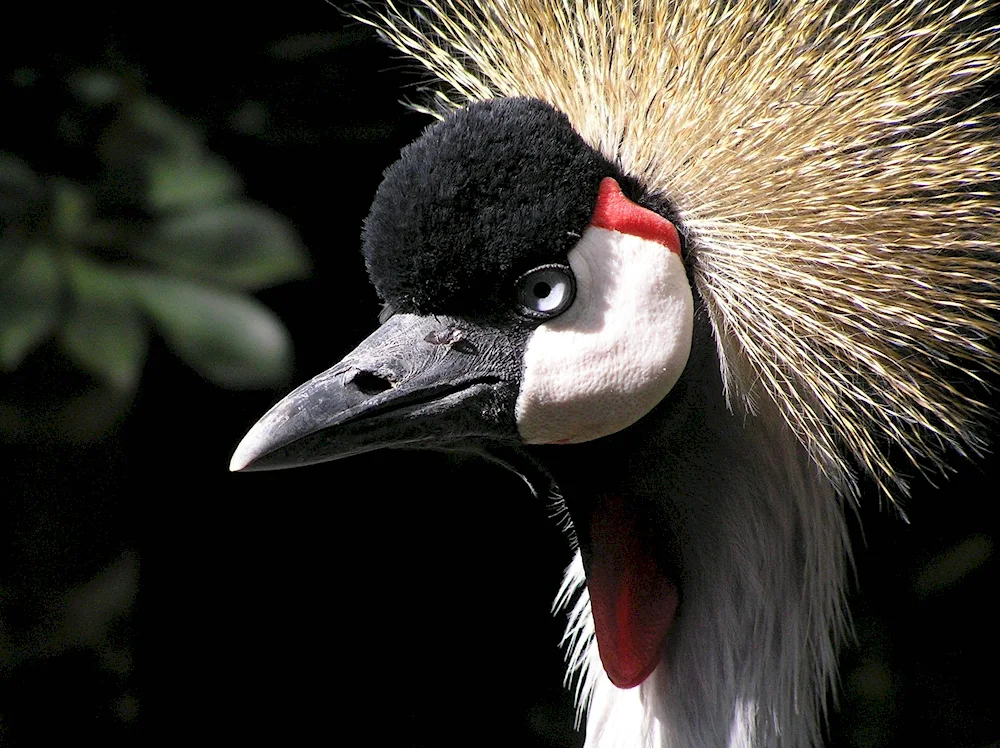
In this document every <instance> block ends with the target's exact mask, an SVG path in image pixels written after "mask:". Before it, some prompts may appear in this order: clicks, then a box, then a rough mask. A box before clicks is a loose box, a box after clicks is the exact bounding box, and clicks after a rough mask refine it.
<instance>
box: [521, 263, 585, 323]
mask: <svg viewBox="0 0 1000 748" xmlns="http://www.w3.org/2000/svg"><path fill="white" fill-rule="evenodd" d="M575 296H576V278H574V277H573V271H572V270H570V269H569V267H568V266H566V265H542V267H538V268H535V269H534V270H531V271H529V272H527V273H525V274H524V275H522V276H521V277H520V278H519V279H518V281H517V305H518V310H519V311H520V312H521V314H523V315H525V316H526V317H531V318H533V319H550V318H552V317H555V316H557V315H559V314H562V313H563V312H565V311H566V310H567V309H569V307H570V304H572V303H573V298H574V297H575Z"/></svg>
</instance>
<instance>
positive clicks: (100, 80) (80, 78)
mask: <svg viewBox="0 0 1000 748" xmlns="http://www.w3.org/2000/svg"><path fill="white" fill-rule="evenodd" d="M69 86H70V89H71V90H72V91H73V93H74V94H76V97H77V98H78V99H80V101H82V102H83V103H85V104H89V105H90V106H103V105H105V104H110V103H112V102H113V101H115V100H116V99H117V98H118V97H119V96H120V95H121V93H122V81H121V79H120V78H119V77H118V76H117V75H115V74H114V73H112V72H110V71H107V70H80V71H78V72H76V73H74V74H73V75H71V76H70V77H69Z"/></svg>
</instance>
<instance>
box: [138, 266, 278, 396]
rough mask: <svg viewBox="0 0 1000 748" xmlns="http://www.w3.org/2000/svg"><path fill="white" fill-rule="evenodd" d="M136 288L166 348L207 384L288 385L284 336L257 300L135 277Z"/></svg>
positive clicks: (166, 280)
mask: <svg viewBox="0 0 1000 748" xmlns="http://www.w3.org/2000/svg"><path fill="white" fill-rule="evenodd" d="M135 283H136V286H135V288H136V291H137V293H138V295H139V298H140V299H141V301H142V303H143V305H144V306H145V308H146V309H147V310H148V311H149V313H150V315H151V316H152V317H153V320H154V322H155V324H156V326H157V327H158V328H159V330H160V332H161V333H162V334H163V337H164V338H165V339H166V341H167V343H168V344H169V345H170V347H171V348H172V349H173V350H174V351H175V352H176V353H177V355H178V356H180V357H181V358H182V359H184V361H185V362H186V363H187V364H188V365H190V366H191V368H193V369H194V370H195V371H197V372H198V373H199V374H201V375H202V376H204V377H205V378H206V379H208V380H209V381H211V382H214V383H215V384H218V385H221V386H224V387H233V388H241V389H242V388H254V387H267V386H272V385H276V384H281V383H284V382H285V381H286V380H287V379H288V377H289V374H290V370H291V363H292V361H291V341H290V339H289V336H288V332H287V330H285V327H284V326H283V325H282V324H281V322H280V321H279V320H278V318H277V317H275V315H274V314H273V313H272V312H271V310H269V309H268V308H267V307H265V306H263V305H262V304H260V303H259V302H257V301H256V300H254V299H252V298H249V297H247V296H243V295H240V294H236V293H232V292H229V291H222V290H217V289H213V288H209V287H207V286H202V285H199V284H197V283H190V282H187V281H183V280H179V279H176V278H166V277H162V276H152V275H145V276H139V277H136V279H135Z"/></svg>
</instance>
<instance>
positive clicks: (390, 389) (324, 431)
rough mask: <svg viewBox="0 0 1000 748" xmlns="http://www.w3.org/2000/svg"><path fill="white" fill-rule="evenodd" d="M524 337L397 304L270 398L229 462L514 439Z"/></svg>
mask: <svg viewBox="0 0 1000 748" xmlns="http://www.w3.org/2000/svg"><path fill="white" fill-rule="evenodd" d="M522 347H523V342H522V341H521V340H519V338H518V336H517V335H513V336H512V335H511V334H510V333H509V332H502V331H501V330H500V329H499V328H492V327H487V326H482V325H477V324H474V323H470V322H467V321H464V320H460V319H455V318H450V317H442V316H438V317H432V316H417V315H412V314H398V315H396V316H394V317H392V318H390V319H389V320H388V321H387V322H386V323H385V324H384V325H382V327H380V328H379V329H378V330H376V331H375V332H374V333H372V335H370V336H369V337H368V338H367V339H366V340H365V341H364V342H363V343H361V345H359V346H358V347H357V348H355V349H354V350H353V351H352V352H351V353H349V354H348V355H347V356H346V357H345V358H344V360H343V361H341V362H340V363H338V364H337V365H336V366H334V367H332V368H331V369H328V370H327V371H325V372H323V373H322V374H320V375H318V376H316V377H314V378H313V379H311V380H309V381H308V382H306V383H305V384H303V385H302V386H300V387H299V388H298V389H296V390H294V391H293V392H292V393H291V394H289V395H288V396H286V397H285V398H284V399H283V400H281V401H280V402H278V403H277V404H276V405H275V406H274V407H273V408H271V410H269V411H268V412H267V413H266V414H265V415H264V417H263V418H261V419H260V420H259V421H258V422H257V424H256V425H254V427H253V428H252V429H250V431H249V432H248V433H247V435H246V436H245V437H243V440H242V441H241V442H240V444H239V446H238V447H237V448H236V451H235V453H234V454H233V457H232V461H231V463H230V466H229V468H230V470H273V469H279V468H288V467H296V466H299V465H310V464H313V463H318V462H325V461H327V460H336V459H340V458H342V457H349V456H351V455H355V454H360V453H362V452H368V451H371V450H375V449H381V448H384V447H422V448H442V449H449V448H457V447H458V446H460V445H461V444H462V443H463V442H471V441H476V440H481V441H489V442H492V443H497V442H500V443H504V442H512V443H513V442H517V441H519V440H518V437H517V428H516V425H515V422H514V403H515V401H516V399H517V392H518V387H519V382H520V373H521V372H520V369H521V350H522Z"/></svg>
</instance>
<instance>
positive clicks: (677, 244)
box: [590, 177, 681, 255]
mask: <svg viewBox="0 0 1000 748" xmlns="http://www.w3.org/2000/svg"><path fill="white" fill-rule="evenodd" d="M590 223H591V225H592V226H597V227H598V228H601V229H608V230H609V231H617V232H619V233H622V234H631V235H632V236H638V237H639V238H640V239H647V240H649V241H653V242H656V243H657V244H662V245H663V246H664V247H666V248H667V249H669V250H670V251H671V252H674V253H676V254H677V255H680V253H681V238H680V235H679V234H678V233H677V227H676V226H674V224H672V223H671V222H670V221H668V220H667V219H666V218H664V217H663V216H661V215H660V214H659V213H654V212H653V211H651V210H649V209H648V208H643V207H642V206H641V205H636V204H635V203H633V202H632V201H631V200H629V199H628V198H627V197H625V194H624V193H623V192H622V188H621V187H619V186H618V182H616V181H615V180H614V179H612V178H611V177H605V178H604V179H602V180H601V187H600V189H599V190H598V193H597V206H596V207H595V208H594V215H593V217H592V218H591V219H590Z"/></svg>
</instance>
